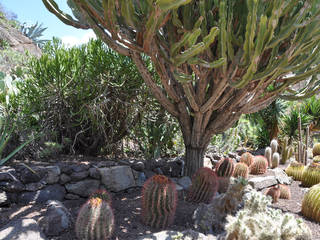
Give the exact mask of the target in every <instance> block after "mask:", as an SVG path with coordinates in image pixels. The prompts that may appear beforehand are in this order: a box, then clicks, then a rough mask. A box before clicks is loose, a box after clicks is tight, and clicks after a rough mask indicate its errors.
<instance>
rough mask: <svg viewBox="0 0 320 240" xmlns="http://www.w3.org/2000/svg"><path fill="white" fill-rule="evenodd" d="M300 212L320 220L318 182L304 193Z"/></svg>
mask: <svg viewBox="0 0 320 240" xmlns="http://www.w3.org/2000/svg"><path fill="white" fill-rule="evenodd" d="M301 213H302V214H303V215H304V216H305V217H308V218H311V219H313V220H314V221H316V222H320V184H317V185H314V186H313V187H311V188H310V189H309V190H308V192H307V193H306V194H305V195H304V197H303V201H302V208H301Z"/></svg>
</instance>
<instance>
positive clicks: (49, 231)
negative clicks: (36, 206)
mask: <svg viewBox="0 0 320 240" xmlns="http://www.w3.org/2000/svg"><path fill="white" fill-rule="evenodd" d="M71 225H72V218H71V214H70V212H69V211H68V209H67V208H66V207H65V206H64V205H63V204H62V203H61V202H59V201H56V200H54V201H52V200H49V201H48V202H47V211H46V213H45V215H44V217H43V218H42V219H41V220H40V226H41V229H42V231H43V232H44V234H45V235H46V236H59V235H60V234H61V233H62V232H64V231H66V230H68V229H69V228H70V227H71Z"/></svg>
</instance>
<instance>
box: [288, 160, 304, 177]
mask: <svg viewBox="0 0 320 240" xmlns="http://www.w3.org/2000/svg"><path fill="white" fill-rule="evenodd" d="M304 168H305V166H304V164H303V163H300V162H296V161H294V162H292V163H290V165H289V166H288V167H287V168H286V170H285V171H286V173H287V174H288V176H292V177H293V179H294V180H296V181H301V180H302V174H303V171H304Z"/></svg>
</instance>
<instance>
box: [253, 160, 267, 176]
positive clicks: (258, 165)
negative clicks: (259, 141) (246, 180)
mask: <svg viewBox="0 0 320 240" xmlns="http://www.w3.org/2000/svg"><path fill="white" fill-rule="evenodd" d="M253 159H254V162H253V164H252V165H251V166H250V173H251V174H256V175H258V174H264V173H265V172H266V171H267V168H268V161H267V159H266V158H265V157H264V156H255V157H254V158H253Z"/></svg>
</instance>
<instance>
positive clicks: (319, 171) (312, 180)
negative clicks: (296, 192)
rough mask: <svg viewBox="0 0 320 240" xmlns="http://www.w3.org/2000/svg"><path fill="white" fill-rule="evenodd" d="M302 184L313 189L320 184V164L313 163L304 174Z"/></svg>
mask: <svg viewBox="0 0 320 240" xmlns="http://www.w3.org/2000/svg"><path fill="white" fill-rule="evenodd" d="M301 183H302V185H303V186H305V187H311V186H313V185H315V184H318V183H320V164H319V163H311V164H310V165H309V166H308V167H307V168H306V169H305V170H304V171H303V174H302V180H301Z"/></svg>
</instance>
